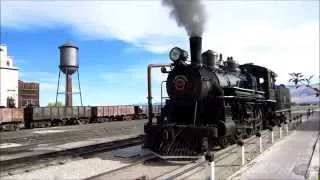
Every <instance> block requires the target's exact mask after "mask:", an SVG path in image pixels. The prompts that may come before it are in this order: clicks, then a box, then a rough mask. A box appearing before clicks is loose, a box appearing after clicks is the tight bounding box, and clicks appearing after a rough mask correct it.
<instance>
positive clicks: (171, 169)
mask: <svg viewBox="0 0 320 180" xmlns="http://www.w3.org/2000/svg"><path fill="white" fill-rule="evenodd" d="M292 128H293V126H291V128H290V131H291V132H290V133H292V130H293V129H292ZM273 132H274V140H275V141H274V143H275V142H276V140H279V139H280V138H279V136H280V134H279V127H276V128H275V130H274V131H273ZM282 134H283V137H285V136H286V133H285V131H283V133H282ZM270 136H271V132H270V131H269V130H264V131H262V132H261V137H262V139H263V147H264V150H266V149H267V148H269V147H270V146H272V145H273V144H272V143H271V137H270ZM283 137H282V138H283ZM244 143H245V149H246V152H245V154H246V162H249V161H251V160H252V159H254V158H255V157H256V156H258V155H259V154H260V152H259V148H258V146H257V143H258V138H257V137H255V136H252V137H250V138H247V139H245V140H244ZM238 149H239V147H238V145H231V146H229V147H227V148H225V149H222V150H218V151H213V152H214V156H215V163H216V164H217V165H218V166H219V165H220V167H221V168H220V169H219V168H218V171H217V173H218V174H221V175H220V176H219V178H222V179H225V178H227V177H228V176H230V175H231V174H230V172H229V173H228V172H227V173H224V171H226V170H225V169H224V168H223V163H224V161H226V159H228V158H230V157H231V156H232V155H233V157H232V158H230V159H232V160H227V161H228V162H229V164H233V165H235V164H238V165H237V167H232V172H235V171H236V170H238V169H240V168H241V165H240V164H239V163H240V162H241V160H240V157H236V156H237V155H238V154H240V153H238ZM205 163H206V162H205V160H204V159H198V160H195V161H182V162H181V161H179V162H172V161H164V160H161V159H159V158H157V157H156V156H154V155H148V156H144V157H141V159H138V160H137V161H135V162H134V163H132V164H130V165H128V166H124V167H121V168H118V169H114V170H112V171H108V172H103V173H100V174H97V175H94V176H91V177H88V178H86V180H95V179H121V178H122V179H123V178H128V177H134V178H132V179H152V180H155V179H185V178H187V177H189V176H192V175H193V174H195V173H197V172H200V171H204V164H205ZM163 167H165V168H163ZM141 170H144V171H145V173H142V174H139V175H136V176H135V175H134V173H135V172H141ZM155 172H156V173H155ZM219 178H218V179H219Z"/></svg>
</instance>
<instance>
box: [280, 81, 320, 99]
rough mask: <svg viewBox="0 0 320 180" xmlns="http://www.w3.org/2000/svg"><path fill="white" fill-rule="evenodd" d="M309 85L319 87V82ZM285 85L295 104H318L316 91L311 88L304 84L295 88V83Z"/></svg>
mask: <svg viewBox="0 0 320 180" xmlns="http://www.w3.org/2000/svg"><path fill="white" fill-rule="evenodd" d="M311 86H312V87H315V88H318V89H320V83H317V84H313V85H311ZM286 87H288V88H289V89H290V93H291V97H292V102H295V103H297V104H302V103H308V104H320V97H316V92H315V91H314V90H313V89H311V88H308V87H305V86H301V87H299V88H296V86H295V85H287V86H286Z"/></svg>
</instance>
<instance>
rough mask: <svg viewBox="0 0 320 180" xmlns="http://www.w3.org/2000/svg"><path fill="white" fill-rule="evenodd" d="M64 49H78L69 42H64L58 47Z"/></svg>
mask: <svg viewBox="0 0 320 180" xmlns="http://www.w3.org/2000/svg"><path fill="white" fill-rule="evenodd" d="M64 47H73V48H76V49H79V48H78V47H77V46H76V45H74V44H72V43H71V42H66V43H64V44H63V45H61V46H59V48H60V49H61V48H64Z"/></svg>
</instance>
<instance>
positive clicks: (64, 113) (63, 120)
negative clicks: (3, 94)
mask: <svg viewBox="0 0 320 180" xmlns="http://www.w3.org/2000/svg"><path fill="white" fill-rule="evenodd" d="M160 109H161V107H160V105H155V106H153V112H154V113H153V116H155V117H159V115H160ZM147 114H148V109H147V106H133V105H119V106H73V107H34V106H32V105H29V106H27V107H25V108H0V130H16V129H20V128H38V127H50V126H63V125H73V124H87V123H101V122H108V121H125V120H131V119H146V118H147V117H148V116H147Z"/></svg>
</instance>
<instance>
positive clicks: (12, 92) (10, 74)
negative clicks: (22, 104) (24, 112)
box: [0, 45, 19, 107]
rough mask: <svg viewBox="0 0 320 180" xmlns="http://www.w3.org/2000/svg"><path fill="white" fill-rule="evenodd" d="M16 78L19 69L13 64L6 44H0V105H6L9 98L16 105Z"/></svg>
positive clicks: (17, 77)
mask: <svg viewBox="0 0 320 180" xmlns="http://www.w3.org/2000/svg"><path fill="white" fill-rule="evenodd" d="M18 79H19V69H18V68H17V67H15V66H13V61H12V58H11V57H9V56H8V53H7V46H5V45H0V106H5V107H7V106H8V103H9V102H10V99H13V100H14V103H15V106H16V107H18V102H19V101H18Z"/></svg>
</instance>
